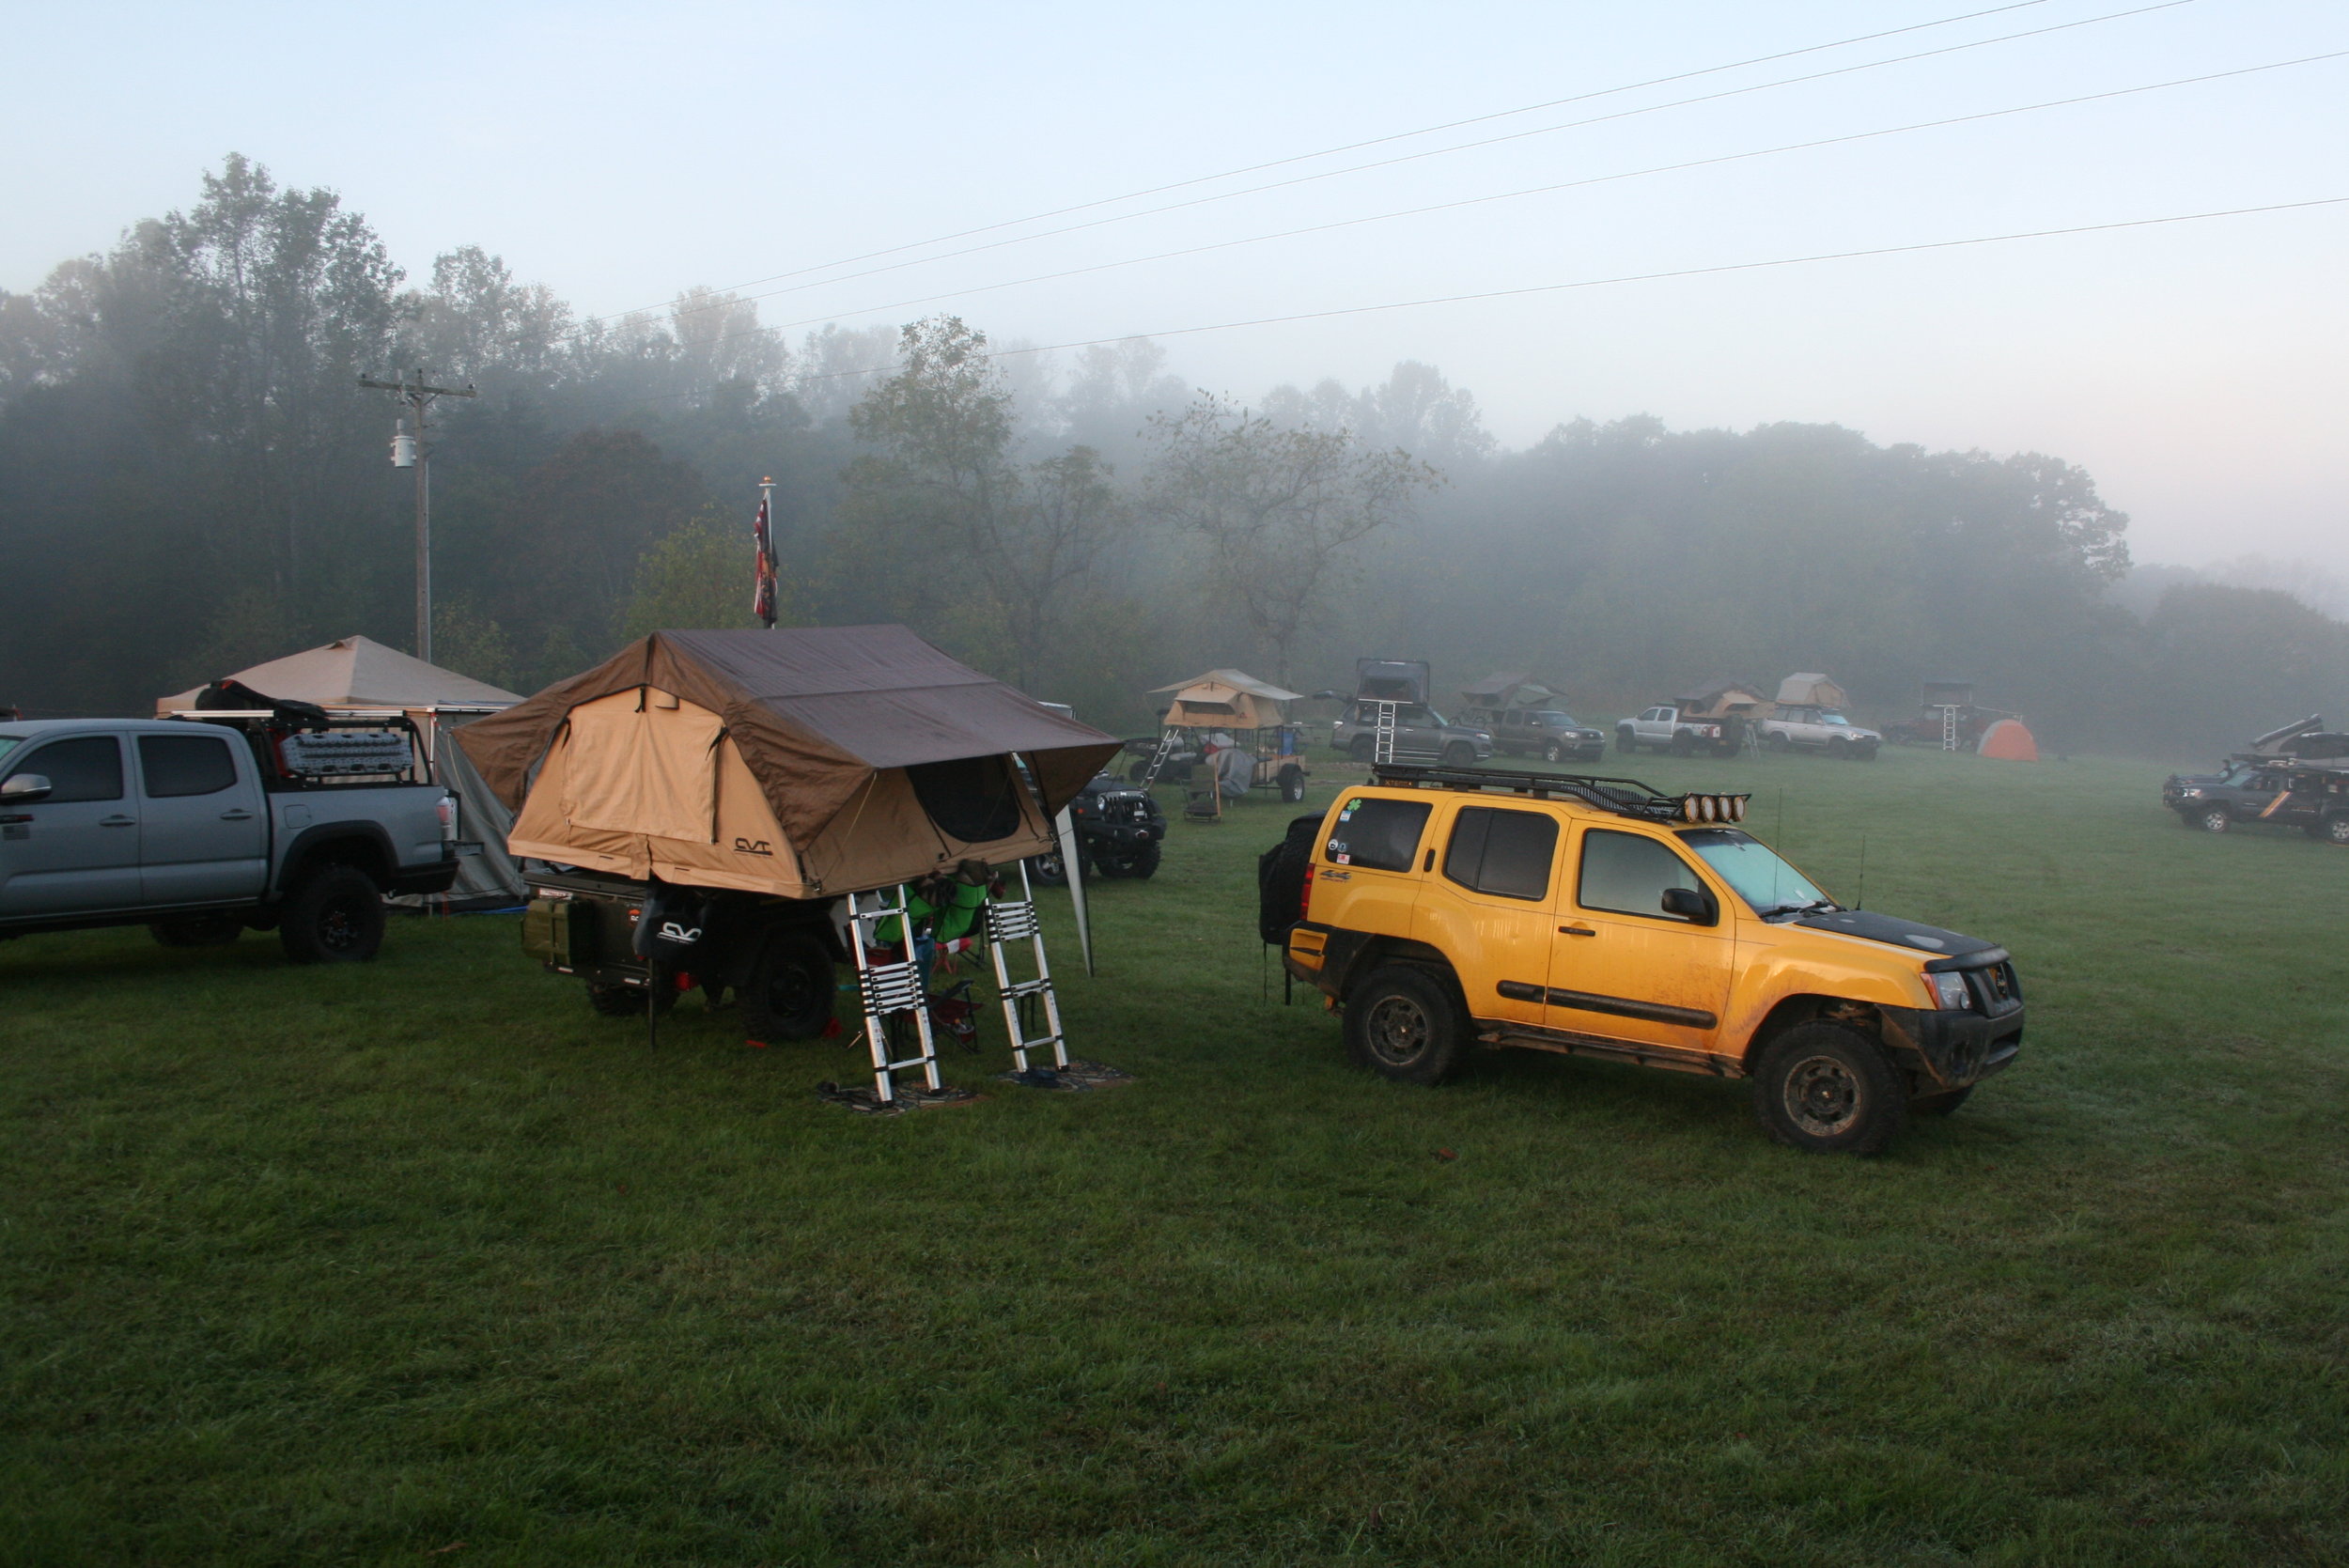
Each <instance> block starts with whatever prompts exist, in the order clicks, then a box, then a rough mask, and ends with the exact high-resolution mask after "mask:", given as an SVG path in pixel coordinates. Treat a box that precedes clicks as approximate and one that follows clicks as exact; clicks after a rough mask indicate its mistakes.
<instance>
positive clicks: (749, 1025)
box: [742, 927, 832, 1040]
mask: <svg viewBox="0 0 2349 1568" xmlns="http://www.w3.org/2000/svg"><path fill="white" fill-rule="evenodd" d="M831 1021H832V955H831V954H829V953H827V952H825V951H824V948H823V944H822V943H821V942H818V941H817V939H815V938H813V937H811V936H809V935H807V934H806V933H805V932H803V931H793V930H789V929H786V928H784V927H777V928H776V929H774V930H771V931H770V932H768V933H767V937H766V939H765V940H764V941H762V942H760V943H759V946H758V955H757V956H756V957H754V958H753V959H752V960H751V972H750V977H749V978H748V980H746V981H745V982H744V983H743V986H742V1027H743V1028H744V1029H745V1030H747V1031H748V1032H749V1033H750V1037H751V1038H752V1039H754V1040H812V1039H814V1038H815V1037H816V1036H817V1035H818V1034H821V1033H822V1032H824V1026H825V1025H826V1024H828V1023H830V1022H831Z"/></svg>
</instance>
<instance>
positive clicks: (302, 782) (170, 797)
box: [0, 709, 474, 963]
mask: <svg viewBox="0 0 2349 1568" xmlns="http://www.w3.org/2000/svg"><path fill="white" fill-rule="evenodd" d="M310 713H311V714H313V715H316V717H315V718H312V717H304V716H299V715H291V714H289V712H288V711H277V712H269V713H247V714H239V715H237V716H234V717H230V716H226V715H206V716H202V717H192V718H189V719H151V720H133V719H61V720H52V721H42V722H33V721H21V720H20V721H15V722H8V723H0V940H5V939H8V938H11V937H20V936H24V935H28V934H30V933H33V932H38V931H67V930H76V929H81V928H84V927H87V926H98V925H134V924H144V925H147V926H148V927H150V928H151V929H152V930H153V932H154V934H155V939H156V940H158V941H160V942H163V944H164V945H165V946H170V947H196V946H209V945H211V944H214V943H221V942H229V941H234V940H235V939H237V937H238V936H239V935H240V934H241V933H242V932H243V931H244V930H246V929H247V928H253V929H257V930H270V929H272V928H273V929H275V930H276V932H277V934H278V937H279V939H281V940H282V941H283V942H284V944H285V949H286V955H287V957H288V958H289V959H291V960H293V961H294V962H295V963H334V962H346V961H350V960H356V959H365V958H372V957H373V956H375V953H376V949H377V948H378V947H379V946H380V945H381V942H382V939H383V895H384V894H385V893H445V892H446V891H447V890H448V888H449V885H450V883H451V882H453V881H454V880H455V879H456V877H457V861H458V857H459V855H460V854H461V853H463V852H464V851H465V850H467V849H470V848H473V847H474V846H469V845H460V844H459V843H458V842H457V837H456V823H457V816H456V806H457V802H456V800H455V798H454V797H453V796H451V795H449V794H448V792H447V791H446V790H444V789H443V788H441V787H440V786H439V785H437V784H433V783H432V782H431V780H430V775H429V770H428V768H427V767H426V765H425V764H424V762H423V760H422V758H421V756H420V754H419V752H418V749H417V748H416V747H415V745H414V739H415V737H414V732H413V730H412V727H410V726H409V725H408V723H407V721H406V720H405V719H397V720H391V719H387V718H381V717H379V718H372V719H368V720H365V721H358V722H353V721H347V720H343V719H339V718H338V719H334V720H328V719H326V718H325V716H323V715H320V714H317V710H315V709H312V710H310Z"/></svg>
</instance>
